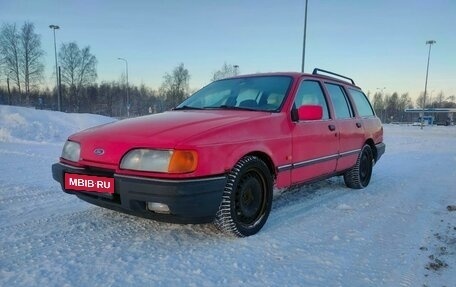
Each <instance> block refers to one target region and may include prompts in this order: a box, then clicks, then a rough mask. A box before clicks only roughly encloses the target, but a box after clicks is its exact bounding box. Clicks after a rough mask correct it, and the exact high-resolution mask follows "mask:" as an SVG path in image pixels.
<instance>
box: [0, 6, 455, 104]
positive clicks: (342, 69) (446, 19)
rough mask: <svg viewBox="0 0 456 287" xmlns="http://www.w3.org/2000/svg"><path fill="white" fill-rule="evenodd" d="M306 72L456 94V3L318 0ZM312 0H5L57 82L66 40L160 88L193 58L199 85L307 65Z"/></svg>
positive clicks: (104, 73)
mask: <svg viewBox="0 0 456 287" xmlns="http://www.w3.org/2000/svg"><path fill="white" fill-rule="evenodd" d="M308 9H309V10H308V26H307V47H306V72H311V71H312V69H313V68H314V67H319V68H323V69H327V70H331V71H334V72H337V73H340V74H344V75H347V76H349V77H352V78H353V79H354V80H355V82H356V83H357V84H358V85H359V86H361V88H363V90H364V91H365V92H371V93H374V92H376V91H377V88H383V87H386V89H385V91H386V93H392V92H394V91H397V92H399V93H404V92H409V93H410V95H411V97H412V98H416V97H417V96H418V95H419V93H420V92H421V91H423V90H424V81H425V74H426V61H427V52H428V48H427V46H426V45H425V42H426V40H431V39H432V40H436V41H437V44H435V45H433V47H432V52H431V64H430V72H429V82H428V92H429V94H431V93H432V95H433V96H436V95H437V93H439V92H440V91H443V92H444V93H445V95H446V96H450V95H456V32H455V29H456V1H454V0H416V1H412V0H402V1H401V0H397V1H393V0H383V1H371V0H368V1H361V0H358V1H353V0H352V1H350V0H346V1H340V0H339V1H337V0H320V1H317V0H309V4H308ZM303 19H304V0H300V1H295V0H282V1H280V0H265V1H241V0H232V1H217V0H214V1H208V0H194V1H176V0H168V1H134V0H130V1H125V0H122V1H118V0H111V1H108V0H102V1H95V0H93V1H89V0H78V1H67V0H58V1H55V0H41V1H30V0H29V1H23V0H0V22H1V23H4V22H7V23H17V24H18V25H22V23H23V22H24V21H30V22H33V23H34V24H35V27H36V32H37V33H38V34H40V35H41V40H42V46H43V49H44V50H45V51H46V66H47V67H46V68H47V69H46V71H47V73H46V80H47V81H48V82H49V84H50V85H52V84H53V77H52V68H53V65H54V50H53V36H52V30H51V29H49V27H48V26H49V25H50V24H56V25H59V26H60V27H61V29H60V30H57V32H56V37H57V44H58V45H59V44H61V43H67V42H70V41H76V42H77V43H78V45H79V46H80V47H82V46H87V45H89V46H90V47H91V51H92V53H93V54H94V55H95V56H96V57H97V59H98V66H97V70H98V82H100V81H111V80H119V79H120V76H121V74H122V73H123V72H124V70H125V64H124V62H121V61H119V60H117V58H118V57H122V58H126V59H127V60H128V64H129V79H130V82H131V83H133V84H136V85H139V84H141V83H144V84H146V85H148V86H150V87H152V88H158V87H159V85H160V83H161V82H162V81H163V75H164V74H165V73H166V72H171V71H172V69H173V68H174V67H176V66H177V65H178V64H179V63H181V62H182V63H184V65H185V67H186V68H187V69H188V70H189V72H190V75H191V80H190V87H191V88H193V89H195V88H199V87H202V86H203V85H205V84H207V83H209V80H210V78H211V76H212V73H213V72H214V71H215V70H217V69H219V68H220V67H221V66H222V65H223V63H224V62H227V63H229V64H236V65H239V67H240V68H239V69H240V72H241V73H256V72H272V71H300V69H301V56H302V34H303V22H304V20H303Z"/></svg>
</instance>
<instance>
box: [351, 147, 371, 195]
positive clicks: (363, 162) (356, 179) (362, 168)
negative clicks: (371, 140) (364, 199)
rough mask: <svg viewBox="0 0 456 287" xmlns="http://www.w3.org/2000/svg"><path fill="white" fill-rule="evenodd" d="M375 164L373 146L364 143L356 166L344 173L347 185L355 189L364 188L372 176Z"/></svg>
mask: <svg viewBox="0 0 456 287" xmlns="http://www.w3.org/2000/svg"><path fill="white" fill-rule="evenodd" d="M373 166H374V156H373V153H372V148H371V147H370V146H369V145H364V147H363V149H362V150H361V153H360V154H359V156H358V160H357V161H356V164H355V166H354V167H352V168H351V169H349V170H348V171H347V172H345V174H344V181H345V185H347V186H348V187H350V188H355V189H362V188H365V187H366V186H368V185H369V182H370V179H371V176H372V168H373Z"/></svg>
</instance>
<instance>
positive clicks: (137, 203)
mask: <svg viewBox="0 0 456 287" xmlns="http://www.w3.org/2000/svg"><path fill="white" fill-rule="evenodd" d="M65 173H77V174H83V175H98V176H110V177H114V186H115V189H114V193H113V194H112V195H106V194H100V193H96V192H79V191H71V190H65V182H64V174H65ZM52 176H53V178H54V179H55V180H56V181H57V182H59V183H60V185H61V187H62V190H63V191H64V192H66V193H69V194H74V195H76V196H78V197H79V198H80V199H82V200H84V201H87V202H89V203H92V204H95V205H98V206H101V207H105V208H109V209H112V210H116V211H120V212H124V213H128V214H132V215H136V216H140V217H145V218H150V219H154V220H158V221H164V222H173V223H209V222H212V221H213V220H214V218H215V214H216V212H217V211H218V209H219V206H220V203H221V201H222V194H223V189H224V187H225V183H226V177H225V176H218V177H210V178H202V179H191V180H161V179H151V178H144V177H130V176H122V175H117V174H106V173H105V172H95V171H92V170H89V169H84V168H76V167H71V166H68V165H65V164H61V163H56V164H54V165H52ZM147 202H157V203H162V204H166V205H168V207H169V210H170V213H169V214H163V213H156V212H153V211H150V210H148V209H147Z"/></svg>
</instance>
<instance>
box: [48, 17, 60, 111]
mask: <svg viewBox="0 0 456 287" xmlns="http://www.w3.org/2000/svg"><path fill="white" fill-rule="evenodd" d="M49 28H51V29H52V30H54V54H55V78H56V83H57V85H56V89H57V110H58V111H59V112H60V111H61V110H62V108H61V103H60V89H59V69H58V67H57V45H56V44H55V30H57V29H60V27H59V26H57V25H49Z"/></svg>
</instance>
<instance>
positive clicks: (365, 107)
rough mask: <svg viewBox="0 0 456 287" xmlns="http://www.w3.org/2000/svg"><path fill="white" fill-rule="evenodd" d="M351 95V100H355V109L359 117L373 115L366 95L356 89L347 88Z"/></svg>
mask: <svg viewBox="0 0 456 287" xmlns="http://www.w3.org/2000/svg"><path fill="white" fill-rule="evenodd" d="M348 90H349V91H350V94H351V96H352V99H353V101H354V102H355V105H356V109H357V110H358V113H359V115H360V116H361V117H371V116H373V115H374V111H373V110H372V106H371V104H370V103H369V100H368V99H367V97H366V95H365V94H364V93H363V92H361V91H358V90H354V89H348Z"/></svg>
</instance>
